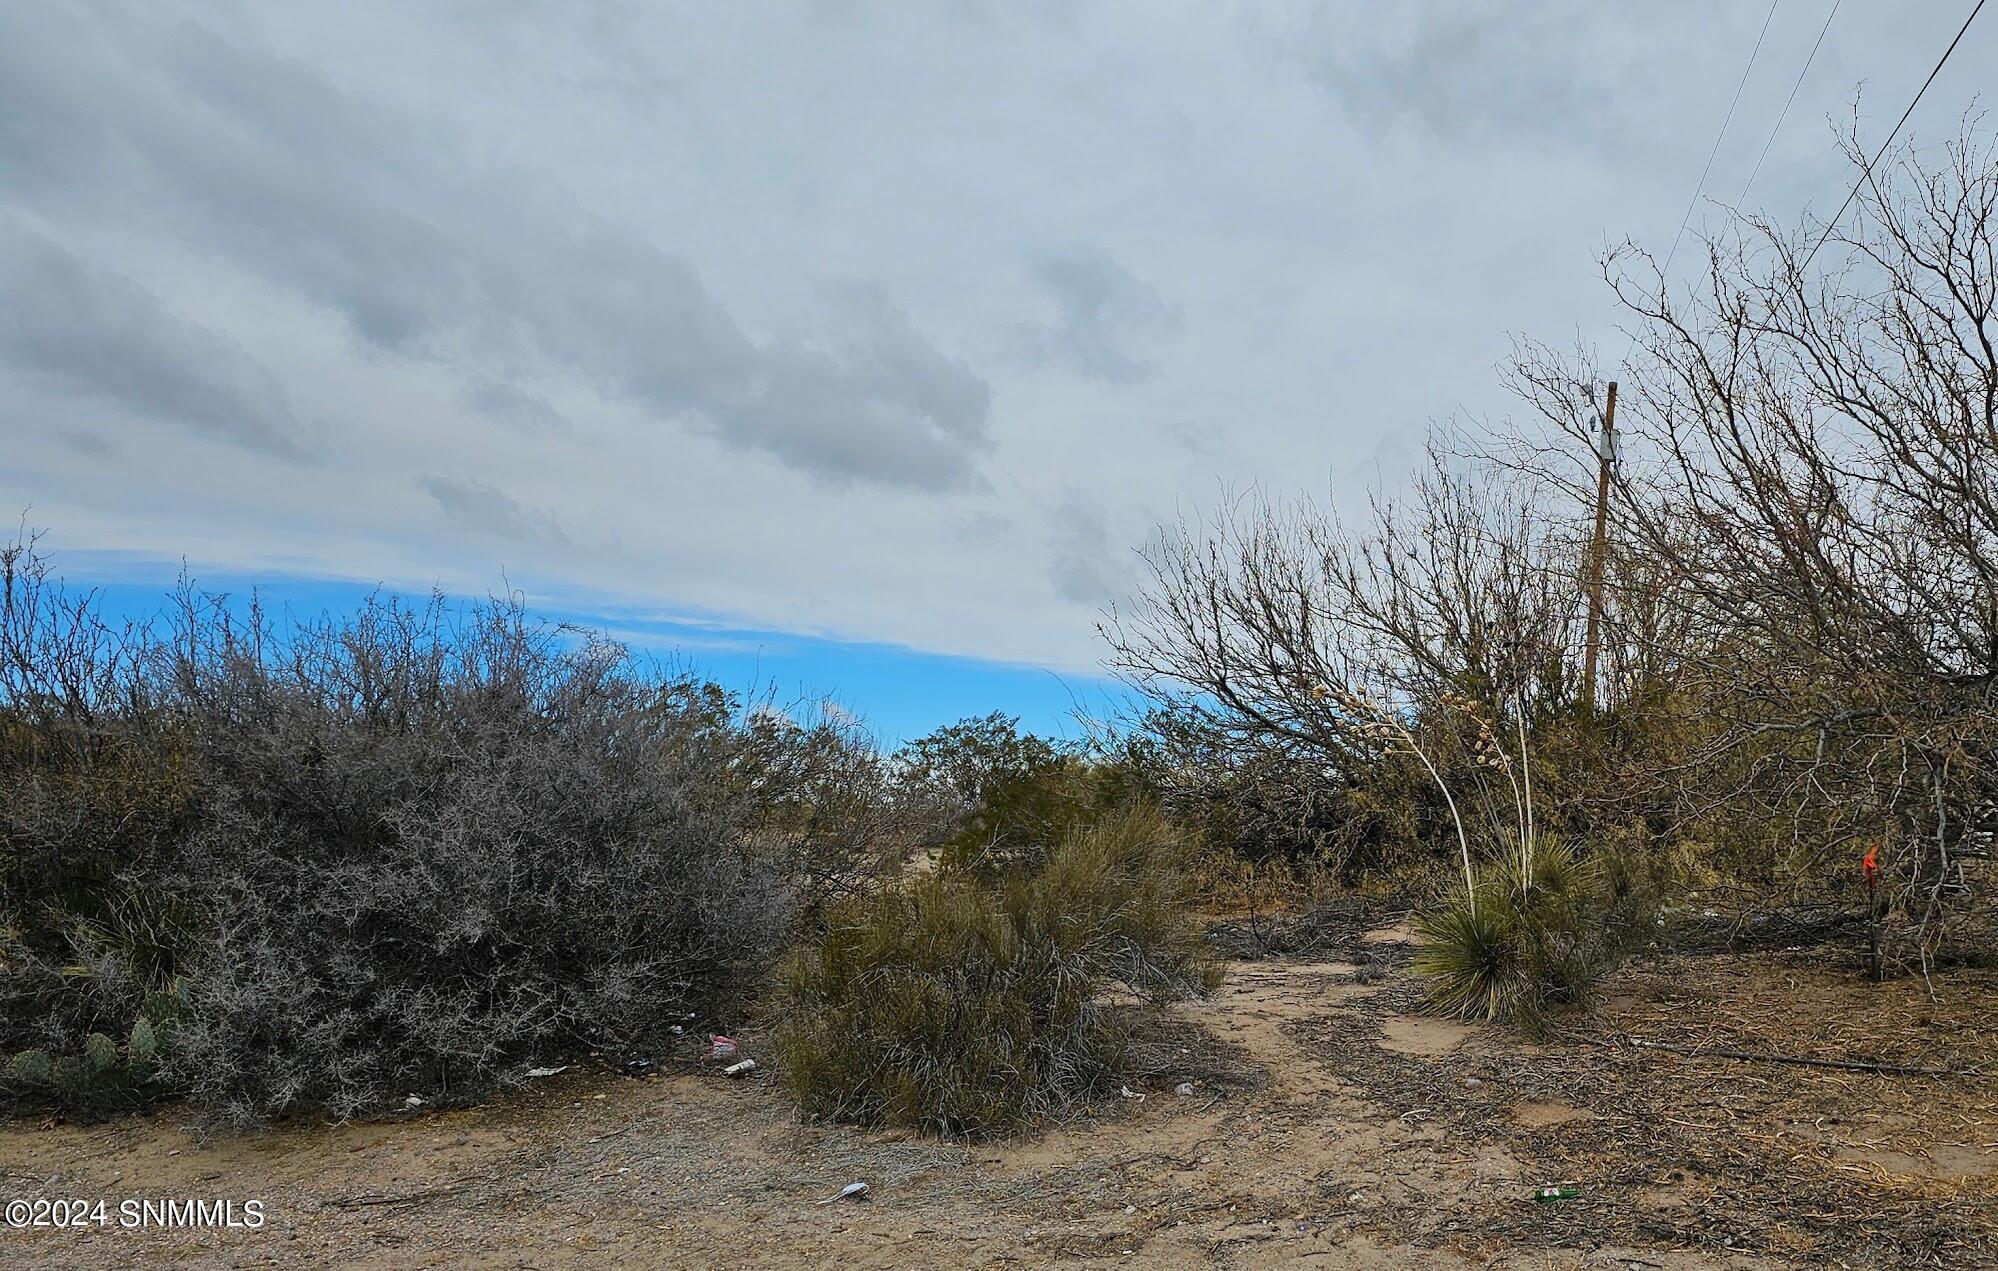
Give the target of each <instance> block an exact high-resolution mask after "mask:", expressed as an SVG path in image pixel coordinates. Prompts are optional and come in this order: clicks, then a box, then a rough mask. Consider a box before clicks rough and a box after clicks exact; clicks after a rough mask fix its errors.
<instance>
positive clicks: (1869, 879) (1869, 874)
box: [1859, 843, 1880, 891]
mask: <svg viewBox="0 0 1998 1271" xmlns="http://www.w3.org/2000/svg"><path fill="white" fill-rule="evenodd" d="M1859 872H1860V873H1862V874H1864V875H1866V890H1868V891H1872V890H1873V889H1874V888H1875V887H1878V886H1879V885H1880V845H1879V844H1878V843H1875V844H1873V845H1872V846H1871V847H1869V848H1867V849H1866V855H1864V856H1862V857H1860V858H1859Z"/></svg>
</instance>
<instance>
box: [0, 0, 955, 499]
mask: <svg viewBox="0 0 1998 1271" xmlns="http://www.w3.org/2000/svg"><path fill="white" fill-rule="evenodd" d="M86 15H88V16H86ZM78 62H82V63H84V64H85V65H84V66H82V67H79V66H78V65H77V63H78ZM0 117H4V119H5V121H6V122H5V123H4V124H0V166H4V167H5V168H6V169H7V170H8V171H9V172H11V173H12V174H14V179H13V180H12V181H10V182H9V190H8V194H7V196H6V197H8V198H9V199H10V200H13V201H17V202H20V203H25V204H27V205H29V206H31V207H33V208H34V209H36V210H37V211H39V212H41V213H43V214H44V215H45V216H46V217H47V219H48V220H49V221H51V222H60V221H61V220H62V219H63V218H64V217H65V216H66V215H68V214H70V213H72V212H74V211H76V210H78V209H79V208H80V207H81V206H83V205H85V204H95V205H100V206H101V205H102V203H103V202H104V201H106V200H110V201H114V202H126V203H129V204H130V205H132V206H135V207H136V206H143V207H144V208H145V214H146V217H147V219H148V221H149V222H150V223H151V224H152V225H153V226H154V227H155V228H170V229H171V231H172V232H173V234H174V236H175V237H176V238H177V239H178V240H180V241H181V242H182V243H184V244H189V245H191V246H193V247H194V248H195V249H196V250H199V251H201V252H204V253H207V254H209V255H211V256H213V257H215V258H218V259H219V260H221V261H224V262H226V263H227V264H228V265H229V266H230V267H232V268H237V269H242V270H245V271H247V272H250V273H252V274H254V275H256V276H258V277H260V278H262V279H264V280H266V281H267V282H269V283H271V284H274V285H276V286H279V287H282V288H284V289H286V290H287V291H289V292H291V293H293V294H295V295H296V296H298V297H300V298H302V299H303V300H305V301H306V302H308V303H310V304H314V305H320V306H325V307H327V308H329V309H331V310H334V311H336V312H337V313H339V314H340V315H341V316H342V317H343V318H344V319H345V321H346V323H347V324H348V325H349V327H350V328H351V330H352V331H353V333H354V335H355V336H356V337H357V338H358V339H359V340H361V341H362V342H363V343H364V344H366V345H369V346H372V347H373V348H375V349H377V350H379V351H380V352H383V353H387V354H393V355H398V356H401V357H405V358H409V359H415V360H424V361H431V362H435V363H438V364H440V365H445V366H451V367H458V366H465V365H470V366H474V367H477V366H481V365H491V366H495V367H503V366H508V365H527V366H531V367H533V368H534V369H535V370H536V371H537V372H538V373H541V374H544V375H551V376H566V377H570V378H573V379H575V380H577V381H579V382H580V383H582V384H584V385H586V386H588V387H589V388H591V389H593V390H594V391H596V392H599V393H601V394H603V395H605V396H607V397H610V398H613V399H617V400H621V401H623V402H625V403H627V404H629V405H631V406H634V407H636V408H638V409H639V410H641V411H643V412H644V413H646V414H647V415H650V416H651V417H653V418H655V419H657V420H660V421H662V422H664V421H672V422H676V423H680V424H683V425H685V426H688V427H691V428H694V429H697V430H699V431H702V432H705V433H708V434H709V435H712V436H714V437H715V438H717V439H718V440H720V441H722V442H724V443H725V444H728V445H733V446H740V447H747V448H753V449H757V450H761V451H764V452H767V453H769V454H771V455H773V456H775V457H777V458H778V459H780V460H781V461H783V462H784V463H786V464H788V465H790V466H792V467H795V468H797V469H799V470H801V471H804V472H807V473H811V474H814V475H817V476H822V477H825V478H828V479H831V480H836V481H872V482H882V483H888V484H897V485H907V486H913V487H918V488H924V489H950V488H954V487H961V486H965V485H969V484H972V483H974V482H975V480H976V468H977V463H978V459H979V456H980V454H981V453H982V452H983V451H984V450H985V449H987V447H988V441H989V438H988V429H989V422H990V401H991V393H990V389H989V388H988V386H987V385H986V383H985V381H984V380H983V379H981V378H980V377H979V376H978V375H977V374H976V373H975V372H974V371H972V370H971V369H970V368H969V367H967V366H966V365H964V364H963V363H962V362H961V361H959V360H956V359H954V358H951V357H950V356H948V355H946V354H945V353H943V352H941V351H940V350H938V349H937V348H936V347H935V346H934V345H933V344H932V343H931V342H930V341H929V340H928V339H927V338H926V337H925V336H924V335H923V333H922V332H921V331H919V330H917V329H916V328H915V326H914V325H913V324H912V323H911V322H910V321H909V319H908V317H907V315H906V314H903V313H901V312H899V311H898V310H896V309H895V308H894V307H893V306H892V305H891V304H889V303H887V302H885V301H882V300H879V299H870V300H868V301H866V302H863V303H859V304H856V305H853V306H850V307H849V308H848V309H847V310H846V311H845V312H842V313H839V314H838V315H836V322H837V325H838V331H837V338H835V339H830V340H828V341H826V342H825V343H824V344H823V345H822V346H809V345H804V344H800V343H796V342H789V341H775V340H769V341H758V340H757V339H755V338H752V337H751V336H750V335H749V334H748V333H746V332H745V331H744V330H743V329H742V327H741V326H740V325H739V324H738V323H737V321H736V320H735V319H734V318H733V317H732V316H731V315H730V313H729V312H728V311H727V310H726V309H725V308H724V307H723V306H722V305H721V304H720V303H719V302H718V301H717V300H716V299H715V297H714V296H713V295H711V294H710V292H709V291H708V289H707V288H706V287H705V286H704V285H703V283H702V280H701V278H700V276H699V274H698V272H697V271H696V270H695V268H694V267H693V266H692V265H691V264H690V263H689V262H688V261H686V260H684V259H682V258H681V257H679V256H677V255H675V254H674V253H673V252H672V251H671V250H670V249H669V248H668V247H665V246H661V245H658V244H655V243H653V242H651V241H650V240H648V239H645V238H643V237H640V236H638V235H637V234H635V233H633V232H631V231H629V230H623V229H619V228H616V227H613V226H611V225H608V224H605V223H603V222H601V221H600V220H599V219H598V218H594V217H592V216H591V215H590V214H589V213H588V212H587V211H585V210H584V209H582V208H580V207H578V206H575V205H574V204H572V203H569V202H566V201H564V200H562V199H561V198H559V197H557V196H555V195H553V194H550V193H548V192H546V191H545V190H544V189H543V188H542V187H541V186H540V185H539V184H538V183H537V182H535V181H534V180H533V179H532V178H531V177H530V176H528V175H526V174H522V173H518V172H512V171H508V170H506V169H504V168H503V167H497V166H495V167H490V168H487V167H479V166H475V165H473V164H471V163H469V162H467V161H466V160H465V159H464V157H463V156H465V155H467V154H468V153H470V152H471V151H472V150H473V147H470V146H468V145H466V144H465V143H464V141H463V139H462V138H458V137H454V136H451V135H449V132H448V130H439V129H435V128H426V127H424V126H422V125H421V124H420V123H417V122H415V121H411V120H409V119H407V118H404V117H400V116H397V115H394V114H392V113H390V112H388V111H385V110H383V109H381V108H378V107H376V106H374V105H371V104H370V103H368V102H366V101H364V100H360V99H357V98H356V97H355V96H353V95H351V94H349V93H347V92H344V91H342V90H341V89H340V88H339V87H337V86H336V85H334V84H332V83H330V82H328V81H327V80H325V79H324V78H323V77H321V76H319V75H316V74H315V73H314V72H313V71H312V69H311V68H310V67H307V66H302V65H299V64H297V63H296V62H291V61H287V60H285V59H283V58H280V57H278V56H276V55H274V54H272V53H270V52H268V51H266V50H263V49H260V48H259V47H257V46H256V45H255V44H254V43H253V42H242V43H237V42H229V41H225V40H224V39H222V38H221V37H220V36H218V35H217V34H215V33H214V32H212V31H209V30H205V29H203V28H201V27H198V26H195V25H193V24H190V23H175V22H170V21H164V20H157V19H155V18H154V17H153V16H152V14H151V10H149V9H148V8H144V7H139V8H131V9H124V10H120V11H118V12H116V14H115V16H114V15H113V14H111V13H108V12H105V11H95V12H93V11H90V10H83V9H66V8H58V7H56V6H46V7H44V6H25V7H23V8H19V9H15V10H13V11H12V12H11V14H10V15H9V16H7V17H5V18H0ZM44 272H46V271H44ZM110 316H111V315H110V313H109V310H108V309H107V308H106V307H104V306H101V305H100V306H79V307H75V308H73V309H72V310H71V312H69V313H68V314H67V315H66V318H67V320H68V323H69V327H70V330H69V336H68V340H69V342H70V344H71V345H74V346H77V347H78V349H79V353H78V357H77V358H75V359H72V366H73V368H74V370H75V371H76V372H77V373H82V372H84V371H85V370H86V369H87V368H86V367H85V366H84V364H83V360H82V359H83V356H84V355H83V353H82V352H81V347H82V346H83V345H86V344H92V345H94V347H96V348H97V349H98V350H99V351H100V352H102V353H115V352H116V350H117V348H118V342H120V341H122V340H126V339H130V338H132V337H134V336H135V335H138V334H143V333H140V332H135V331H134V330H133V329H132V324H121V323H118V322H113V321H109V320H108V319H109V317H110ZM93 324H95V325H94V327H93ZM154 325H155V326H157V325H158V324H154ZM154 334H155V335H157V333H156V332H155V333H154ZM159 349H160V346H159V344H158V342H157V339H155V341H154V343H153V344H152V345H150V346H141V347H139V348H135V349H134V350H133V353H134V356H135V357H137V358H139V359H140V360H142V361H143V360H145V359H146V358H147V356H148V354H149V353H153V352H158V351H159ZM105 360H106V361H107V362H108V361H109V360H112V359H105ZM155 360H156V359H155ZM209 361H210V362H211V363H212V362H213V361H214V359H213V358H212V357H211V358H210V359H209ZM480 374H481V375H482V378H481V379H480V381H479V385H489V384H490V382H491V378H492V377H491V376H490V375H484V373H480ZM106 391H112V392H118V391H121V390H119V389H118V388H117V387H115V386H113V387H111V388H109V389H107V390H106ZM473 391H475V392H477V391H480V387H479V386H478V385H475V387H474V389H473ZM484 391H485V392H486V396H487V400H488V401H489V402H490V401H492V400H494V398H493V394H492V392H491V390H490V388H489V387H486V388H485V390H484ZM179 396H181V397H185V396H186V390H185V388H184V389H183V391H182V393H181V394H179ZM515 404H516V405H517V404H518V403H517V402H516V403H515ZM227 426H229V427H233V428H234V429H235V430H236V431H237V432H238V433H239V434H240V435H241V436H242V439H244V440H246V441H248V440H250V439H251V434H252V431H253V430H251V429H250V428H249V427H248V425H247V423H246V421H244V420H242V419H241V418H235V419H233V420H232V421H231V422H230V423H229V424H228V425H227ZM266 431H268V430H266ZM266 440H268V438H266Z"/></svg>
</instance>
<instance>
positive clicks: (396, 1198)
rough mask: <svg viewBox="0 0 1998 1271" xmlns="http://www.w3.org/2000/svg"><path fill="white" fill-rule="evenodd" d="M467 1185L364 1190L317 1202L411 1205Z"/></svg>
mask: <svg viewBox="0 0 1998 1271" xmlns="http://www.w3.org/2000/svg"><path fill="white" fill-rule="evenodd" d="M469 1185H470V1184H469V1183H468V1182H465V1181H460V1182H458V1183H454V1184H451V1185H449V1186H445V1187H432V1188H427V1189H425V1190H423V1191H416V1192H404V1193H402V1194H401V1195H393V1196H384V1195H380V1194H370V1193H365V1192H364V1193H362V1194H361V1195H359V1196H343V1197H340V1198H339V1199H336V1200H323V1201H321V1202H319V1203H320V1204H321V1205H330V1206H332V1207H334V1208H336V1209H364V1208H366V1207H368V1206H371V1205H413V1204H416V1203H417V1202H418V1201H425V1200H435V1199H436V1198H438V1197H440V1196H455V1195H457V1194H458V1193H459V1192H462V1191H465V1190H466V1189H467V1188H468V1187H469Z"/></svg>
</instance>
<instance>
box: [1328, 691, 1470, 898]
mask: <svg viewBox="0 0 1998 1271" xmlns="http://www.w3.org/2000/svg"><path fill="white" fill-rule="evenodd" d="M1312 696H1314V697H1320V698H1322V697H1327V696H1330V697H1331V698H1332V700H1333V702H1335V703H1336V704H1337V705H1338V706H1339V707H1340V708H1341V709H1342V710H1344V711H1346V712H1347V713H1348V714H1351V715H1355V716H1358V717H1360V718H1361V719H1363V720H1364V721H1365V723H1364V724H1363V725H1362V727H1361V730H1360V733H1361V736H1362V737H1365V738H1367V739H1368V740H1370V741H1374V742H1376V743H1385V744H1386V746H1387V748H1388V749H1389V750H1391V751H1392V750H1397V749H1398V750H1401V751H1404V752H1406V753H1408V754H1411V755H1414V756H1415V757H1416V758H1417V759H1419V760H1421V761H1422V766H1423V767H1424V768H1426V769H1427V770H1428V771H1429V779H1430V780H1432V781H1434V782H1435V783H1436V788H1437V789H1438V790H1441V791H1442V792H1443V802H1445V803H1446V804H1448V805H1449V807H1450V820H1451V822H1452V823H1453V824H1454V825H1455V826H1456V827H1457V850H1458V851H1459V852H1460V853H1461V854H1462V856H1463V862H1464V895H1465V896H1466V898H1467V899H1468V900H1469V902H1470V911H1471V913H1472V915H1473V916H1475V915H1476V914H1477V912H1478V884H1477V876H1476V874H1475V873H1474V872H1473V871H1472V869H1471V838H1470V835H1468V834H1466V833H1465V832H1464V817H1463V814H1462V813H1460V812H1458V811H1457V797H1456V796H1455V795H1453V794H1452V793H1451V792H1450V783H1449V782H1447V781H1445V780H1444V779H1443V774H1442V773H1441V772H1439V771H1437V768H1436V765H1435V764H1434V763H1432V762H1431V761H1430V759H1429V755H1428V753H1427V752H1426V751H1424V750H1423V749H1422V746H1421V744H1420V743H1419V742H1417V741H1416V740H1415V734H1414V733H1413V732H1411V731H1410V730H1409V727H1408V725H1407V724H1405V723H1403V722H1402V719H1401V717H1400V716H1399V715H1397V714H1395V713H1394V712H1393V711H1391V710H1389V709H1388V708H1387V706H1386V705H1384V704H1382V703H1380V702H1376V701H1373V700H1372V699H1371V698H1367V697H1364V696H1362V695H1360V694H1358V693H1355V692H1352V691H1350V690H1347V689H1343V688H1339V687H1337V686H1333V687H1332V688H1330V689H1329V690H1328V689H1327V687H1326V686H1325V685H1322V684H1321V685H1315V686H1313V689H1312Z"/></svg>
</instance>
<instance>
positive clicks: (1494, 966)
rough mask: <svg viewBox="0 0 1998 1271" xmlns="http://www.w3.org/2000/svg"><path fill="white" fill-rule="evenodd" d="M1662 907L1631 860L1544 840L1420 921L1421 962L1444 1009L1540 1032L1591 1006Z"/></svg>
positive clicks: (1487, 870)
mask: <svg viewBox="0 0 1998 1271" xmlns="http://www.w3.org/2000/svg"><path fill="white" fill-rule="evenodd" d="M1654 902H1655V891H1654V890H1652V885H1651V881H1650V877H1649V875H1648V874H1647V873H1645V872H1644V871H1642V870H1641V869H1640V868H1639V867H1638V866H1637V865H1636V864H1634V863H1633V861H1632V860H1631V859H1630V858H1629V857H1628V856H1626V855H1624V854H1621V853H1604V854H1601V855H1599V856H1597V857H1595V858H1592V859H1587V860H1584V859H1583V858H1582V857H1581V855H1580V854H1579V852H1578V851H1577V850H1576V849H1575V848H1574V847H1573V846H1572V845H1570V844H1566V843H1558V842H1547V841H1544V840H1543V841H1542V842H1541V843H1539V844H1538V845H1537V846H1536V847H1535V849H1534V851H1533V852H1532V854H1531V857H1530V859H1529V860H1527V861H1521V860H1519V859H1518V858H1516V857H1512V856H1510V854H1508V856H1507V858H1506V859H1504V860H1502V861H1500V862H1497V863H1494V864H1491V865H1487V866H1485V867H1484V868H1482V869H1480V870H1479V871H1478V873H1477V891H1476V894H1475V896H1471V895H1467V894H1465V893H1464V892H1462V891H1458V892H1455V893H1453V894H1452V895H1451V896H1450V897H1449V898H1448V899H1447V900H1445V901H1444V902H1443V903H1442V904H1440V905H1439V906H1437V907H1436V908H1434V909H1431V910H1429V911H1428V912H1426V913H1423V914H1419V915H1417V917H1416V919H1415V921H1414V924H1413V925H1414V928H1415V930H1416V932H1417V933H1418V934H1419V935H1420V936H1421V937H1422V939H1423V943H1422V945H1421V947H1420V948H1418V949H1417V951H1416V954H1415V958H1414V963H1413V964H1414V967H1415V970H1416V972H1417V973H1418V974H1420V975H1422V976H1423V977H1424V978H1426V979H1427V980H1428V981H1429V1001H1430V1004H1431V1005H1432V1006H1434V1007H1435V1008H1436V1009H1437V1010H1440V1011H1442V1012H1444V1013H1446V1014H1450V1015H1458V1016H1463V1017H1465V1018H1477V1019H1485V1020H1495V1021H1496V1020H1503V1021H1509V1022H1511V1023H1514V1024H1516V1025H1518V1026H1519V1027H1521V1028H1523V1029H1525V1030H1526V1031H1528V1032H1538V1031H1540V1030H1541V1029H1542V1028H1543V1027H1544V1026H1545V1023H1546V1017H1547V1013H1548V1011H1549V1010H1550V1009H1552V1008H1554V1007H1557V1006H1560V1005H1564V1004H1579V1003H1583V1002H1585V1001H1586V1000H1587V997H1588V994H1589V992H1590V990H1591V989H1592V988H1593V987H1594V985H1595V984H1596V983H1597V981H1598V980H1600V979H1601V977H1602V976H1603V974H1604V973H1605V972H1607V971H1608V970H1609V968H1610V967H1611V966H1612V965H1614V963H1615V962H1616V960H1617V958H1618V957H1620V956H1621V955H1622V954H1623V953H1624V952H1625V951H1626V950H1628V949H1629V948H1630V947H1631V946H1632V945H1633V944H1635V943H1636V942H1638V941H1639V940H1641V939H1642V938H1644V936H1645V935H1646V934H1647V933H1648V930H1649V923H1650V915H1651V913H1652V912H1654V910H1653V904H1654Z"/></svg>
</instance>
